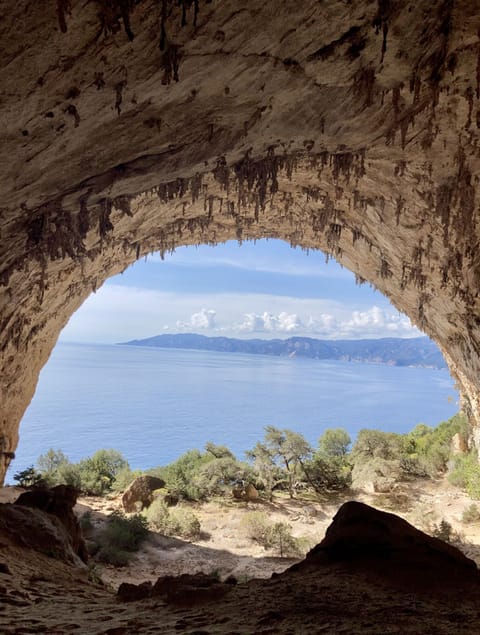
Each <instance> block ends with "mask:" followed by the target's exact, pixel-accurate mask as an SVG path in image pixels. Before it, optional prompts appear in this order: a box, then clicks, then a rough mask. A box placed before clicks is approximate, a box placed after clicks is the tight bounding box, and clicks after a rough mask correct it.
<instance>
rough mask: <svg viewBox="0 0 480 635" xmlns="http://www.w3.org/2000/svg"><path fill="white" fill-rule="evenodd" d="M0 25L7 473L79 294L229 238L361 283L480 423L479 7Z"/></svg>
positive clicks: (121, 10)
mask: <svg viewBox="0 0 480 635" xmlns="http://www.w3.org/2000/svg"><path fill="white" fill-rule="evenodd" d="M0 13H1V16H0V17H1V20H0V37H1V41H2V48H3V55H2V58H1V60H0V83H1V86H2V101H1V103H0V118H1V121H2V130H3V138H2V148H1V156H0V192H1V199H0V200H1V203H0V224H1V233H0V355H1V357H0V376H1V378H2V384H1V387H0V446H1V447H0V452H3V454H2V455H1V456H2V457H3V464H4V465H3V468H2V469H1V470H0V476H1V475H2V474H3V472H4V470H5V467H6V465H7V464H8V462H9V460H10V458H11V453H12V452H13V451H14V450H15V447H16V444H17V440H18V423H19V421H20V419H21V417H22V414H23V412H24V410H25V408H26V406H27V405H28V403H29V401H30V399H31V397H32V395H33V392H34V390H35V385H36V382H37V378H38V373H39V371H40V369H41V367H42V366H43V364H44V363H45V362H46V360H47V359H48V356H49V354H50V352H51V350H52V348H53V346H54V344H55V342H56V340H57V337H58V334H59V332H60V330H61V328H62V327H63V326H64V325H65V324H66V322H67V320H68V319H69V317H70V316H71V315H72V313H73V312H74V311H75V310H76V309H77V308H78V307H79V306H80V305H81V303H82V302H83V301H84V300H85V299H86V298H87V297H88V295H89V294H90V293H91V292H92V291H94V290H95V289H96V288H98V287H99V286H100V285H101V284H102V282H103V281H104V280H105V279H106V278H107V277H109V276H111V275H113V274H115V273H118V272H120V271H121V270H123V269H124V268H125V267H126V266H127V265H129V264H130V263H132V262H133V261H135V260H136V259H137V258H139V257H140V256H142V255H144V254H147V253H149V252H151V251H152V250H160V251H161V252H164V251H166V250H170V249H173V248H175V247H176V246H179V245H187V244H197V243H217V242H220V241H225V240H227V239H232V238H237V239H238V240H246V239H255V238H261V237H276V238H281V239H283V240H285V241H288V242H290V243H291V244H292V245H301V246H302V247H305V248H318V249H322V250H323V251H324V252H325V253H326V254H328V255H332V256H334V257H335V258H336V259H338V260H339V261H340V262H341V263H342V264H344V265H345V266H346V267H348V268H349V269H351V270H352V271H354V272H355V273H356V274H357V276H358V280H359V282H362V281H363V280H368V281H370V282H371V283H373V284H374V285H375V286H376V287H378V289H379V290H380V291H382V292H383V293H384V294H385V295H387V296H388V297H389V298H390V299H391V301H392V302H393V304H394V305H395V306H396V307H398V308H399V309H400V310H402V311H404V312H405V313H406V314H407V315H408V316H409V317H410V318H411V319H412V321H413V322H414V323H415V324H417V325H418V326H419V327H420V328H421V329H423V330H424V331H425V333H427V334H428V335H430V336H431V337H432V338H433V339H435V340H436V342H437V343H438V344H439V345H440V347H441V349H442V350H443V352H444V353H445V355H446V359H447V362H448V364H449V366H450V370H451V371H452V373H453V374H454V376H455V377H456V379H457V380H458V382H459V384H460V386H461V390H462V394H463V399H464V406H465V407H466V408H467V409H468V411H469V413H470V414H471V416H472V421H473V422H474V423H475V422H476V423H477V424H478V423H480V404H479V388H478V381H479V379H478V378H479V377H480V300H479V291H480V273H479V272H480V249H479V245H480V223H479V214H478V207H479V188H478V178H479V171H480V170H479V163H480V158H479V151H478V148H479V145H478V142H479V130H480V70H479V69H480V61H479V60H480V37H479V28H480V17H479V12H478V7H477V5H476V3H475V2H472V1H471V0H453V1H452V0H434V1H433V2H432V1H430V0H429V1H427V0H419V1H418V2H415V3H410V4H408V3H407V4H405V3H401V2H396V1H393V0H381V1H380V0H378V2H370V1H367V0H359V1H358V2H355V3H345V2H344V1H343V0H328V1H326V2H321V3H319V2H317V1H316V0H305V2H302V3H298V2H297V1H296V0H285V1H284V2H281V3H269V2H264V1H263V0H247V1H246V2H243V3H242V4H241V6H239V4H238V2H235V1H234V0H222V1H221V2H220V1H219V0H214V1H213V2H212V1H207V0H198V1H195V2H187V0H185V1H183V0H182V1H181V2H174V1H173V0H163V1H162V2H158V1H157V0H136V1H135V2H123V1H120V0H115V1H113V2H112V1H109V2H106V0H94V1H92V2H86V3H85V2H80V1H79V0H71V1H66V0H59V2H56V3H55V2H52V3H35V2H30V1H28V0H15V1H14V0H4V1H3V2H2V4H1V6H0ZM473 436H474V438H477V437H478V435H473Z"/></svg>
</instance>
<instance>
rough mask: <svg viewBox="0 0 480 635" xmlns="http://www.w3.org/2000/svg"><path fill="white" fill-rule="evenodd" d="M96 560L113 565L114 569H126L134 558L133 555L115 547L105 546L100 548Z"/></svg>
mask: <svg viewBox="0 0 480 635" xmlns="http://www.w3.org/2000/svg"><path fill="white" fill-rule="evenodd" d="M95 558H96V559H97V560H98V561H99V562H104V563H105V564H111V565H113V566H114V567H126V566H127V564H128V563H129V562H130V560H131V558H132V554H131V553H130V552H128V551H125V550H124V549H118V547H114V546H113V545H104V546H103V547H100V549H99V551H98V552H97V554H96V556H95Z"/></svg>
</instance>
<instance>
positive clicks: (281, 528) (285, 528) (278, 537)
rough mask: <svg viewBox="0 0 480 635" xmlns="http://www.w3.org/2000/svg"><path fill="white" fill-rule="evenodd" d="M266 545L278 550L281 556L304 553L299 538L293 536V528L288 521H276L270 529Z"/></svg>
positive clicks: (295, 555)
mask: <svg viewBox="0 0 480 635" xmlns="http://www.w3.org/2000/svg"><path fill="white" fill-rule="evenodd" d="M265 546H266V548H269V549H273V550H274V551H276V552H277V553H278V555H279V556H280V558H296V557H300V556H302V555H304V554H303V551H302V549H301V546H300V543H299V541H298V539H297V538H295V537H294V536H292V528H291V526H290V525H288V524H287V523H275V524H274V525H273V526H271V527H270V528H269V529H268V533H267V544H266V545H265Z"/></svg>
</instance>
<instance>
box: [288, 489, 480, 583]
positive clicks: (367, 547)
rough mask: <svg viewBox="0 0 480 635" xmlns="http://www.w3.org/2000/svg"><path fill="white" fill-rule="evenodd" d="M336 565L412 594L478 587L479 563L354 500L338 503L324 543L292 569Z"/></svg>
mask: <svg viewBox="0 0 480 635" xmlns="http://www.w3.org/2000/svg"><path fill="white" fill-rule="evenodd" d="M334 563H343V564H345V565H347V566H348V567H349V568H351V569H352V570H356V571H359V572H363V573H365V574H366V575H369V576H377V577H378V578H379V579H380V580H382V581H383V582H385V583H387V584H389V585H392V586H393V587H399V588H403V589H404V590H408V589H410V590H411V591H412V592H413V591H415V592H420V591H423V592H428V593H431V592H433V591H435V592H437V593H440V594H441V593H446V594H449V593H452V592H453V593H458V594H461V593H462V592H464V591H465V590H468V589H470V588H472V587H474V588H475V587H477V588H478V587H479V585H480V573H479V571H478V569H477V565H476V564H475V562H474V561H473V560H470V558H467V557H466V556H464V555H463V553H462V552H461V551H459V550H458V549H457V548H456V547H454V546H452V545H450V544H448V543H446V542H444V541H442V540H439V539H438V538H434V537H432V536H428V535H427V534H425V533H424V532H423V531H420V530H418V529H416V528H415V527H413V526H412V525H410V524H409V523H408V522H407V521H405V520H403V519H402V518H399V517H398V516H396V515H395V514H390V513H387V512H383V511H379V510H378V509H375V508H373V507H370V506H369V505H365V504H364V503H360V502H356V501H350V502H348V503H345V504H344V505H342V506H341V507H340V509H339V510H338V512H337V514H336V516H335V517H334V519H333V522H332V524H331V525H330V527H329V528H328V529H327V531H326V534H325V538H324V539H323V540H322V542H321V543H320V544H319V545H317V546H316V547H315V548H314V549H312V550H311V551H310V553H309V554H308V555H307V557H306V558H305V560H304V561H303V562H301V563H300V564H298V565H294V566H293V567H292V569H298V570H303V569H304V568H306V567H307V568H309V567H322V566H329V565H331V564H334Z"/></svg>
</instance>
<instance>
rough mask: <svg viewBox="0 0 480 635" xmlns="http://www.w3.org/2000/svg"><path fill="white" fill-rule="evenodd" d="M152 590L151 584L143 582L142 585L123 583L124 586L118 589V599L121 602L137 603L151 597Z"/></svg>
mask: <svg viewBox="0 0 480 635" xmlns="http://www.w3.org/2000/svg"><path fill="white" fill-rule="evenodd" d="M151 590H152V583H151V582H142V583H141V584H131V583H130V582H122V584H121V585H120V586H119V587H118V591H117V598H118V599H119V600H120V601H121V602H136V601H138V600H143V599H144V598H147V597H149V595H150V593H151Z"/></svg>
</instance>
